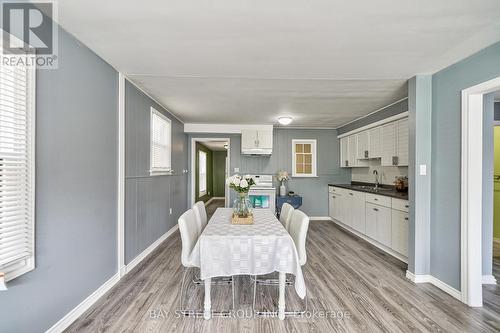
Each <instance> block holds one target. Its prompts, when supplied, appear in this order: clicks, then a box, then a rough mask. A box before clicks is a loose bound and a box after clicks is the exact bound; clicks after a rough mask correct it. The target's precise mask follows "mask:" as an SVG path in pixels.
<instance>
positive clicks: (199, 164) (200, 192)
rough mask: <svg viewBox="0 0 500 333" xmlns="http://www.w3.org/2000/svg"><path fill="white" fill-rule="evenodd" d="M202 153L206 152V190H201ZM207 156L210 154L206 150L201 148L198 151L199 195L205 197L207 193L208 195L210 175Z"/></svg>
mask: <svg viewBox="0 0 500 333" xmlns="http://www.w3.org/2000/svg"><path fill="white" fill-rule="evenodd" d="M201 154H204V155H205V190H204V191H202V190H201V162H200V161H201V159H200V156H201ZM207 157H208V154H207V153H206V152H204V151H203V150H199V151H198V197H200V198H201V197H203V196H205V195H207V187H208V186H207V185H208V184H207V183H208V179H207V175H208V170H207V169H208V168H207Z"/></svg>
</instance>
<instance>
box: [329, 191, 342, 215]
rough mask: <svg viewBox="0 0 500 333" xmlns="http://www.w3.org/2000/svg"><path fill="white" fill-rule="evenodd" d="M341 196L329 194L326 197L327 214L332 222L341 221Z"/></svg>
mask: <svg viewBox="0 0 500 333" xmlns="http://www.w3.org/2000/svg"><path fill="white" fill-rule="evenodd" d="M341 210H342V195H340V194H337V193H329V195H328V213H329V215H330V217H331V218H332V219H334V220H337V221H340V220H342V212H341Z"/></svg>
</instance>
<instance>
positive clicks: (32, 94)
mask: <svg viewBox="0 0 500 333" xmlns="http://www.w3.org/2000/svg"><path fill="white" fill-rule="evenodd" d="M26 70H27V76H26V88H27V90H28V91H27V94H26V98H27V101H26V113H27V119H28V120H29V121H28V123H27V131H28V133H29V135H28V140H29V144H28V147H27V153H28V158H29V160H28V162H27V163H28V168H29V170H30V174H29V191H28V200H29V201H30V202H29V206H30V214H31V216H30V220H29V223H30V228H31V256H30V257H28V258H25V259H23V260H22V261H19V262H17V263H14V264H10V265H9V266H7V267H4V268H0V272H4V273H5V276H4V281H5V282H7V281H10V280H13V279H15V278H17V277H19V276H21V275H23V274H25V273H28V272H29V271H32V270H34V269H35V249H36V246H35V202H36V201H35V185H36V181H35V174H36V169H35V168H36V156H35V152H36V147H35V142H36V109H35V105H36V100H35V98H36V90H35V89H36V67H35V66H34V65H33V66H29V67H27V68H26ZM5 268H7V269H5Z"/></svg>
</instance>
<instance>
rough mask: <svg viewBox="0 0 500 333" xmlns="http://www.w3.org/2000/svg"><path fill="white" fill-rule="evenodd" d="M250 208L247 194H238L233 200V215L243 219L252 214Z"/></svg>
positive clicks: (250, 204)
mask: <svg viewBox="0 0 500 333" xmlns="http://www.w3.org/2000/svg"><path fill="white" fill-rule="evenodd" d="M252 208H253V207H252V203H251V202H250V198H249V197H248V193H238V197H237V198H236V199H234V203H233V212H234V214H235V215H238V217H242V218H245V217H248V216H249V215H251V214H252Z"/></svg>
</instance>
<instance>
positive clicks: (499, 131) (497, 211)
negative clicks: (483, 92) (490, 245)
mask: <svg viewBox="0 0 500 333" xmlns="http://www.w3.org/2000/svg"><path fill="white" fill-rule="evenodd" d="M494 135H495V141H494V145H495V171H494V174H495V176H500V126H495V134H494ZM493 200H494V201H493V237H494V238H498V239H500V182H499V181H497V182H495V184H494V192H493Z"/></svg>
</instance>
